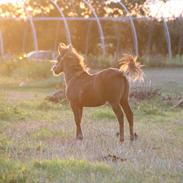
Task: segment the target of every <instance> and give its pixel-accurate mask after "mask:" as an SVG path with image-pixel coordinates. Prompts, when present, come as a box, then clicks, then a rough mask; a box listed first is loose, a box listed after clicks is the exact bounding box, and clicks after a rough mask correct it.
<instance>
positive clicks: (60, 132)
mask: <svg viewBox="0 0 183 183" xmlns="http://www.w3.org/2000/svg"><path fill="white" fill-rule="evenodd" d="M145 72H146V75H147V78H152V87H153V88H156V87H158V88H159V86H161V89H160V91H161V94H162V96H166V95H171V96H174V97H176V95H178V96H181V93H182V92H181V88H182V85H181V83H182V78H181V77H182V71H181V70H180V69H171V70H168V69H166V70H158V69H156V70H146V71H145ZM165 73H166V74H167V76H166V78H165V77H162V76H164V74H165ZM154 77H155V78H154ZM153 78H154V80H153ZM157 78H158V79H157ZM22 80H23V78H21V77H20V78H13V77H8V76H2V77H1V78H0V82H1V83H0V86H1V88H2V89H3V90H1V91H0V183H40V182H44V183H50V182H52V183H59V182H68V183H72V182H73V183H75V182H81V183H90V182H96V183H111V182H114V183H121V182H124V183H129V182H130V183H142V182H144V183H146V182H148V183H159V182H163V183H167V182H170V183H174V182H176V183H181V182H182V180H183V174H182V172H183V146H182V144H183V110H182V108H176V109H173V108H172V106H171V105H169V103H168V102H166V101H164V100H162V97H161V96H155V97H153V98H151V99H149V100H143V101H135V102H133V101H131V102H132V109H133V112H134V128H135V131H136V132H137V134H138V136H139V138H138V140H137V141H135V142H133V143H130V141H129V129H128V123H127V121H126V119H125V143H124V144H123V145H121V144H120V143H119V139H118V137H116V132H118V122H117V121H116V118H115V116H114V114H113V112H112V110H111V108H110V106H109V105H106V106H101V107H98V108H86V109H85V110H84V115H83V122H82V129H83V134H84V140H83V142H78V141H76V140H75V124H74V119H73V114H72V111H71V109H70V107H69V105H68V104H67V103H60V104H52V103H50V102H48V101H46V100H45V97H46V96H47V95H50V94H52V93H53V92H55V91H56V90H57V86H58V85H59V83H60V79H58V78H56V79H54V78H52V77H51V78H49V79H39V80H37V79H36V80H35V79H30V80H28V81H27V82H26V85H24V86H21V87H20V86H19V83H20V82H21V81H22ZM170 80H171V81H172V82H170ZM174 82H176V85H175V84H174ZM172 89H174V90H172ZM175 91H176V92H177V93H176V95H175ZM109 154H110V155H115V156H117V157H120V158H122V159H126V161H123V162H121V161H112V160H111V159H108V160H105V159H104V157H105V156H107V155H109Z"/></svg>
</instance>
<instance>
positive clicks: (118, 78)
mask: <svg viewBox="0 0 183 183" xmlns="http://www.w3.org/2000/svg"><path fill="white" fill-rule="evenodd" d="M58 51H59V56H58V60H57V62H56V63H55V65H54V66H53V68H52V70H53V72H54V73H55V74H60V73H61V72H63V73H64V75H65V82H66V96H67V98H68V100H69V102H70V105H71V108H72V110H73V113H74V119H75V123H76V138H77V139H80V140H81V139H83V134H82V130H81V119H82V111H83V107H97V106H101V105H103V104H105V103H106V102H108V103H110V104H111V107H112V110H113V111H114V113H115V115H116V117H117V119H118V122H119V131H120V142H123V141H124V115H123V111H124V112H125V114H126V117H127V119H128V123H129V129H130V139H131V140H134V138H135V137H136V134H135V133H134V132H133V113H132V110H131V108H130V105H129V103H128V96H129V82H128V80H127V78H126V75H129V76H130V77H131V78H132V79H133V80H138V79H141V78H142V77H143V72H142V70H141V65H140V64H139V63H138V62H136V58H134V57H133V56H130V55H125V56H124V57H123V58H122V59H121V60H120V64H121V66H120V69H115V68H109V69H104V70H102V71H100V72H98V73H96V74H89V73H88V72H87V68H86V66H85V64H84V61H83V57H82V56H81V55H79V54H78V52H77V51H76V50H75V49H74V48H73V47H72V46H71V45H69V46H66V45H64V44H61V45H59V49H58ZM125 73H126V75H125ZM122 109H123V110H122Z"/></svg>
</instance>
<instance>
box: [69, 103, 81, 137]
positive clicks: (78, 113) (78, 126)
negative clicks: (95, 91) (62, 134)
mask: <svg viewBox="0 0 183 183" xmlns="http://www.w3.org/2000/svg"><path fill="white" fill-rule="evenodd" d="M71 108H72V111H73V113H74V120H75V123H76V139H78V140H82V139H83V133H82V130H81V118H82V112H83V108H82V107H80V106H78V105H76V104H71Z"/></svg>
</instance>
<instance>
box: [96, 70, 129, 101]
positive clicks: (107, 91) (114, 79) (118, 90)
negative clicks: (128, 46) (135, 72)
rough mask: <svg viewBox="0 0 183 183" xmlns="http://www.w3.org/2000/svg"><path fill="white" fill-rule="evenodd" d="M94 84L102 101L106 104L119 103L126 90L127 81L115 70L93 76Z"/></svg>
mask: <svg viewBox="0 0 183 183" xmlns="http://www.w3.org/2000/svg"><path fill="white" fill-rule="evenodd" d="M94 83H95V86H96V88H100V90H101V93H102V95H103V97H104V99H105V100H106V101H108V102H120V100H121V99H122V97H123V96H124V94H125V90H128V89H129V88H128V81H127V79H126V77H125V75H124V73H123V72H122V71H120V70H119V69H116V68H109V69H105V70H103V71H101V72H99V73H97V74H96V75H95V79H94Z"/></svg>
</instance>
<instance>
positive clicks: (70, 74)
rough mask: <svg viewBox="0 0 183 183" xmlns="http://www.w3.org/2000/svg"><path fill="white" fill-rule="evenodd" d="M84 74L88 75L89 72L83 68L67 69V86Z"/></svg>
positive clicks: (65, 71)
mask: <svg viewBox="0 0 183 183" xmlns="http://www.w3.org/2000/svg"><path fill="white" fill-rule="evenodd" d="M83 73H86V74H88V72H87V71H86V70H84V69H83V68H66V69H65V70H64V75H65V81H66V84H68V83H69V82H70V81H71V80H72V79H74V78H77V77H79V76H80V75H81V74H83Z"/></svg>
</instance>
